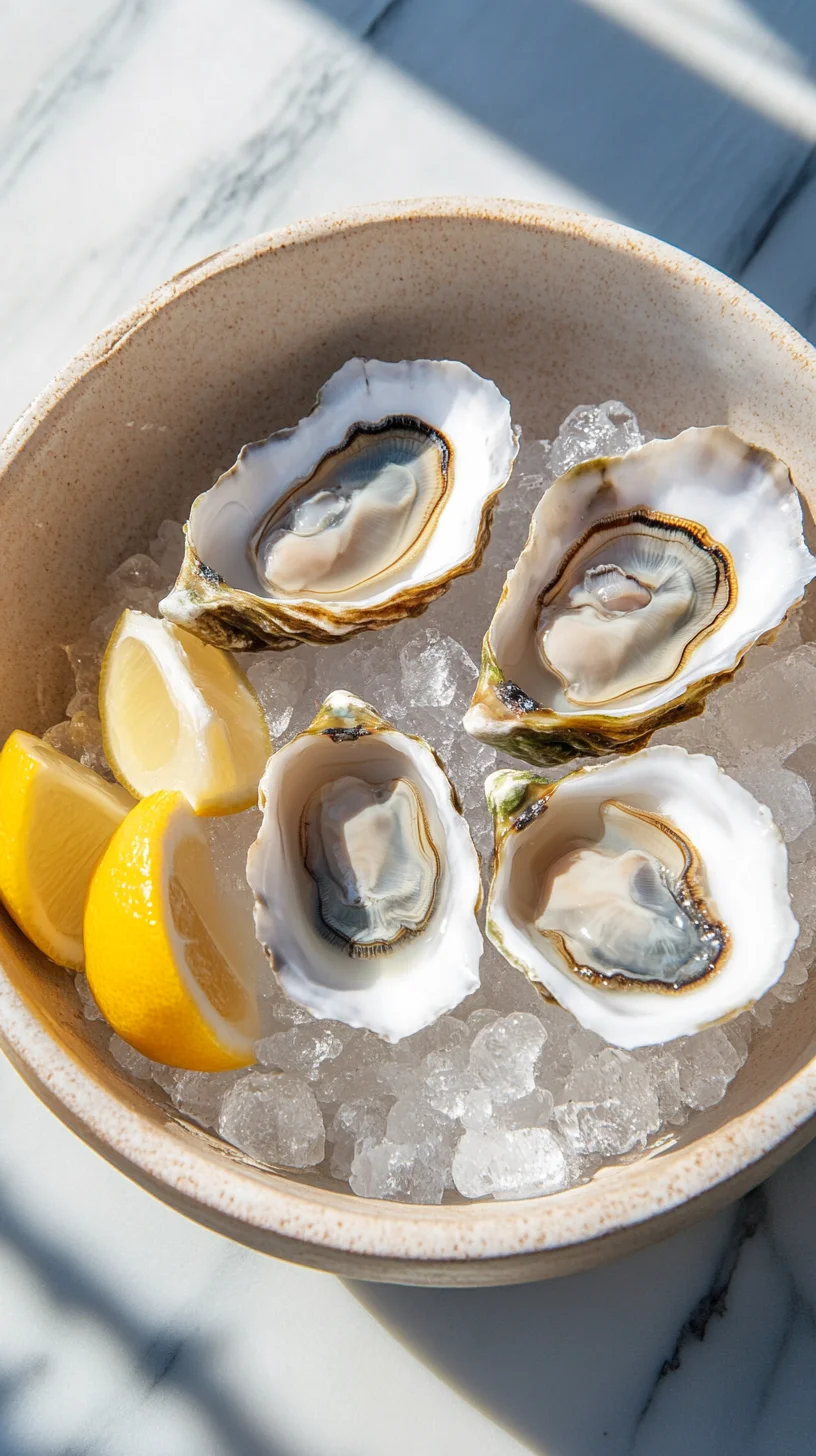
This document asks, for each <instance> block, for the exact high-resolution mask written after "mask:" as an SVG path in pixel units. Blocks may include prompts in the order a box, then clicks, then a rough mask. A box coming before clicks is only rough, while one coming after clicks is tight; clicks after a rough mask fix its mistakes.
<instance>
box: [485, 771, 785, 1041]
mask: <svg viewBox="0 0 816 1456" xmlns="http://www.w3.org/2000/svg"><path fill="white" fill-rule="evenodd" d="M486 788H487V795H488V801H489V803H490V806H491V809H492V812H493V817H494V829H495V836H496V862H495V870H494V876H493V883H492V885H491V889H490V898H489V901H488V909H487V933H488V936H489V937H490V939H491V940H492V941H493V943H494V945H496V946H497V947H498V949H499V950H500V951H501V952H502V954H503V955H504V956H505V957H506V959H507V960H508V961H510V962H511V964H512V965H514V966H517V967H518V969H519V970H521V971H523V972H524V973H525V975H527V976H528V977H529V978H530V980H531V981H532V982H533V984H534V985H535V986H536V987H537V989H539V990H541V992H542V994H543V995H547V994H549V995H550V996H552V997H554V998H555V1000H556V1001H559V1002H560V1003H561V1005H562V1006H564V1007H566V1009H567V1010H568V1011H571V1012H572V1013H573V1015H574V1016H576V1017H577V1019H578V1020H579V1021H580V1022H581V1024H582V1025H583V1026H586V1027H588V1028H589V1029H590V1030H591V1031H595V1032H597V1033H598V1034H599V1035H600V1036H603V1037H605V1038H606V1040H607V1041H609V1042H612V1043H613V1044H615V1045H617V1046H622V1047H638V1046H647V1045H650V1044H652V1043H656V1042H665V1041H671V1040H673V1038H675V1037H678V1036H685V1035H688V1034H690V1033H692V1032H696V1031H702V1030H703V1028H704V1027H707V1026H712V1025H714V1024H715V1023H717V1022H720V1021H724V1020H728V1019H729V1018H730V1017H732V1016H736V1015H737V1013H738V1012H740V1011H742V1010H744V1009H745V1007H747V1006H750V1005H752V1004H753V1002H754V1001H757V1000H758V999H759V997H760V996H762V995H764V993H765V992H766V991H767V990H768V989H769V988H770V987H771V986H772V985H773V984H774V982H775V981H778V980H779V977H780V976H781V975H782V972H783V970H784V968H785V962H786V960H787V958H788V956H789V954H790V952H791V950H792V949H793V945H794V942H795V940H796V936H797V933H798V926H797V924H796V921H795V920H794V918H793V914H792V912H791V908H790V898H789V895H788V888H787V884H788V864H787V854H786V852H785V847H784V844H783V843H782V839H781V837H780V835H779V832H778V830H777V828H776V826H775V824H774V822H773V820H772V818H771V815H770V811H769V810H768V809H766V808H765V806H764V805H762V804H758V803H757V802H756V800H755V799H753V798H752V797H751V795H750V794H749V793H748V792H747V790H746V789H743V788H742V787H741V786H740V785H739V784H738V783H736V782H735V781H734V780H733V779H731V778H728V777H727V775H726V774H724V773H723V772H722V771H721V770H720V769H718V767H717V765H716V763H715V762H714V760H713V758H708V757H706V756H705V755H702V754H698V755H691V754H688V753H687V752H686V751H685V749H683V748H673V747H672V748H670V747H667V746H666V747H659V748H647V749H644V750H643V751H642V752H640V753H636V754H633V755H632V756H631V757H627V758H622V759H618V760H616V761H615V762H610V763H604V764H597V765H593V766H590V767H588V768H584V769H579V770H578V771H577V772H575V773H572V774H568V775H567V776H566V777H565V778H563V779H561V780H559V781H557V782H555V783H548V782H545V781H544V780H543V779H541V778H539V777H538V776H537V775H535V774H533V773H530V772H529V771H527V772H515V771H512V770H511V771H507V770H505V771H503V772H499V773H496V774H493V775H491V777H490V778H489V779H488V781H487V785H486Z"/></svg>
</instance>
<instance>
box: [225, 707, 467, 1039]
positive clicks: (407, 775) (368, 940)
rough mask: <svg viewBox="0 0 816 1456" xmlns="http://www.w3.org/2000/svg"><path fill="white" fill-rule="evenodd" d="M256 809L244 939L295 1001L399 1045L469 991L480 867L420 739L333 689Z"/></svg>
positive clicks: (282, 758) (271, 768)
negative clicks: (250, 936) (252, 941)
mask: <svg viewBox="0 0 816 1456" xmlns="http://www.w3.org/2000/svg"><path fill="white" fill-rule="evenodd" d="M260 802H261V808H262V809H263V824H262V826H261V829H260V831H259V834H258V837H257V839H256V841H255V843H254V845H253V846H252V848H251V850H250V852H249V858H248V861H247V878H248V880H249V884H250V887H251V889H252V891H253V894H254V896H255V929H256V935H257V937H258V940H259V942H260V944H261V946H262V947H263V950H264V952H265V953H266V955H267V957H268V959H269V961H270V963H271V964H272V967H273V969H274V970H275V971H276V972H277V975H278V978H279V980H280V982H281V985H282V986H283V988H284V990H285V991H286V993H287V995H289V996H290V997H291V999H292V1000H293V1001H297V1002H298V1003H299V1004H300V1005H301V1006H305V1007H306V1008H307V1009H308V1010H309V1011H311V1012H312V1014H313V1015H314V1016H316V1017H322V1018H330V1019H332V1020H336V1021H344V1022H346V1023H347V1024H348V1025H349V1026H364V1027H368V1029H369V1030H371V1031H376V1032H378V1033H379V1034H380V1035H381V1036H383V1037H385V1038H386V1039H387V1040H389V1041H399V1040H400V1039H401V1038H402V1037H404V1036H409V1035H411V1033H412V1032H415V1031H419V1030H420V1029H421V1028H422V1027H423V1026H428V1025H429V1024H430V1023H431V1022H432V1021H435V1020H436V1018H437V1017H438V1016H441V1015H442V1013H443V1012H445V1011H450V1010H451V1008H452V1007H454V1006H456V1005H458V1003H459V1002H460V1001H461V1000H463V999H464V997H465V996H468V995H470V994H471V992H473V991H475V990H476V988H477V986H478V984H479V972H478V966H479V960H480V957H481V953H482V937H481V932H480V930H479V927H478V925H477V922H476V914H477V912H478V909H479V905H480V903H481V881H480V876H479V859H478V855H477V854H476V850H475V849H474V846H473V841H472V840H471V837H470V831H469V829H468V827H467V824H466V823H465V820H464V819H463V817H462V815H461V814H460V813H459V810H458V806H457V804H456V801H455V796H454V793H453V790H452V788H451V785H450V783H449V781H448V779H447V777H446V775H445V773H444V770H443V769H442V767H441V766H440V764H439V762H438V760H437V759H436V757H435V755H434V754H433V752H432V750H431V749H430V748H429V747H428V746H427V744H425V743H424V742H423V741H422V739H420V738H413V737H409V736H408V735H407V734H405V733H400V732H398V731H397V730H396V729H395V728H393V727H392V726H391V725H390V724H389V723H386V722H385V720H384V719H383V718H381V717H380V716H379V714H378V713H376V712H375V711H374V709H373V708H371V707H369V706H368V705H367V704H366V703H363V702H361V700H360V699H359V698H354V697H352V696H351V695H350V694H348V693H343V692H335V693H332V694H331V695H330V696H329V697H328V698H327V699H326V701H325V703H324V704H323V706H322V707H321V708H320V711H319V712H318V714H317V716H316V717H315V719H314V722H313V723H312V724H311V725H310V727H309V728H307V729H306V731H305V732H304V733H301V734H299V735H298V736H297V737H296V738H294V739H293V740H292V741H291V742H290V743H288V744H287V745H286V746H285V747H284V748H282V749H280V750H279V752H278V753H276V754H273V756H272V758H270V760H269V763H268V765H267V768H266V772H265V774H264V777H263V779H262V780H261V788H260Z"/></svg>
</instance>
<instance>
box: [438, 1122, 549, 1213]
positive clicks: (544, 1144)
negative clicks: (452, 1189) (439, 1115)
mask: <svg viewBox="0 0 816 1456" xmlns="http://www.w3.org/2000/svg"><path fill="white" fill-rule="evenodd" d="M566 1179H567V1163H566V1159H565V1157H564V1153H563V1151H562V1149H561V1147H560V1145H559V1143H558V1140H557V1138H556V1137H555V1136H554V1135H553V1133H551V1132H550V1131H549V1129H548V1128H545V1127H523V1128H517V1129H509V1128H494V1129H492V1130H485V1131H483V1132H474V1131H470V1130H468V1131H467V1132H465V1133H463V1134H462V1137H461V1138H460V1140H459V1143H458V1145H457V1148H456V1153H455V1154H454V1158H453V1181H454V1183H455V1185H456V1187H457V1188H458V1190H459V1192H460V1193H462V1194H464V1196H465V1197H466V1198H484V1197H485V1195H486V1194H492V1196H493V1197H494V1198H533V1197H535V1196H536V1195H537V1194H540V1193H555V1192H556V1191H557V1189H559V1188H563V1187H564V1185H565V1183H566Z"/></svg>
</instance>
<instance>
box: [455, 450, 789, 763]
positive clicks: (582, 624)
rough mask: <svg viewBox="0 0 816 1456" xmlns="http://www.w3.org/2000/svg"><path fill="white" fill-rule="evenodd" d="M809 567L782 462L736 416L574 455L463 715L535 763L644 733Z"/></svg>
mask: <svg viewBox="0 0 816 1456" xmlns="http://www.w3.org/2000/svg"><path fill="white" fill-rule="evenodd" d="M815 573H816V561H815V560H814V558H813V557H812V556H811V555H810V553H809V551H808V549H807V547H806V545H805V542H804V537H803V534H802V508H801V504H800V501H799V496H798V494H797V492H796V489H795V487H794V485H793V482H792V480H791V478H790V474H789V472H788V469H787V467H786V466H785V465H783V464H782V462H781V461H780V460H777V459H776V457H775V456H774V455H771V454H770V452H769V451H767V450H761V449H759V448H757V447H756V446H754V445H748V444H746V443H745V442H744V441H743V440H740V439H739V438H738V437H737V436H736V435H734V434H732V432H731V431H730V430H728V429H725V428H723V427H719V426H713V427H710V428H707V429H691V430H685V431H684V432H683V434H681V435H678V436H677V437H676V439H674V440H655V441H653V442H652V443H651V444H648V445H644V446H641V448H640V449H637V450H631V451H629V453H628V454H626V455H622V456H617V457H613V458H610V459H606V460H592V461H589V462H587V463H586V464H584V465H578V466H576V467H575V468H574V469H572V470H569V471H568V472H567V473H566V475H563V476H561V478H560V479H559V480H557V481H556V482H555V483H554V485H553V486H551V488H550V489H549V490H548V491H547V492H546V493H545V495H544V496H543V498H542V500H541V501H540V503H539V505H538V506H537V507H536V510H535V512H534V513H533V518H532V522H531V526H530V533H529V536H528V539H527V543H526V545H525V547H524V550H523V551H522V554H521V556H520V558H519V561H518V563H517V565H516V567H515V568H514V570H513V571H511V572H510V573H509V575H508V578H507V582H506V584H505V588H504V591H503V593H502V596H501V600H500V601H499V605H498V607H497V608H496V612H495V615H494V617H493V621H492V622H491V624H490V628H489V630H488V633H487V636H486V637H485V640H484V646H483V652H482V667H481V673H480V677H479V682H478V685H477V688H476V692H475V694H474V697H473V702H472V704H471V706H470V708H469V710H468V712H467V715H466V717H465V727H466V728H467V731H468V732H469V733H472V734H473V735H474V736H475V737H476V738H480V739H482V740H484V741H485V742H487V743H492V744H494V745H495V746H496V747H497V748H503V749H505V750H506V751H507V752H509V753H513V754H515V755H517V756H518V757H520V758H525V759H527V760H528V761H529V762H531V763H557V762H563V761H565V760H567V759H570V758H573V757H575V755H576V754H579V753H586V754H602V753H608V752H609V751H610V750H613V749H623V750H629V751H631V750H633V749H636V748H638V747H642V746H643V744H645V743H646V742H647V741H648V738H649V736H650V734H651V733H652V732H654V730H655V729H656V728H657V727H659V726H661V725H665V724H666V723H669V722H671V721H673V720H676V719H679V718H684V717H690V716H692V715H693V714H695V713H699V712H701V711H702V707H703V704H704V701H705V697H706V694H707V693H709V692H710V691H711V690H712V688H715V687H716V686H717V685H718V684H719V683H721V682H723V681H726V680H727V679H728V678H729V677H730V675H731V674H732V673H733V672H734V671H735V669H736V668H737V667H738V666H739V663H740V661H741V660H742V658H743V657H744V655H745V653H746V652H747V651H748V649H749V647H751V645H752V644H753V643H754V642H756V641H758V640H759V639H760V638H762V637H764V636H766V634H768V633H770V632H773V631H774V630H775V629H776V628H778V627H779V625H780V623H781V622H782V621H783V620H784V618H785V615H786V613H787V612H788V611H789V610H790V608H791V607H792V606H793V605H794V604H795V603H796V602H797V601H799V600H800V599H801V597H802V595H803V593H804V590H805V587H806V586H807V584H808V582H809V581H810V580H811V578H812V577H813V576H814V574H815Z"/></svg>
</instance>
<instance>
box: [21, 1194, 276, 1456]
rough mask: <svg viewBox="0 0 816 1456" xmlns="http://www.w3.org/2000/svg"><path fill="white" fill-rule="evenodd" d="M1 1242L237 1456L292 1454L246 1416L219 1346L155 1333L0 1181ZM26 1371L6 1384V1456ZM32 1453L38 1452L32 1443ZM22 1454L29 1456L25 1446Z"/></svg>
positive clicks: (58, 1301)
mask: <svg viewBox="0 0 816 1456" xmlns="http://www.w3.org/2000/svg"><path fill="white" fill-rule="evenodd" d="M0 1240H2V1241H3V1242H5V1243H7V1244H8V1245H10V1246H11V1247H12V1248H13V1250H14V1252H15V1253H16V1255H17V1256H18V1257H19V1258H20V1259H21V1260H23V1261H24V1262H25V1263H26V1264H27V1265H28V1266H29V1268H30V1270H31V1272H32V1274H33V1275H34V1277H35V1278H36V1279H37V1280H38V1281H39V1283H40V1284H41V1285H42V1287H43V1288H44V1289H45V1290H46V1291H47V1292H48V1295H49V1297H50V1298H51V1300H53V1302H54V1304H55V1305H57V1306H59V1307H60V1308H62V1309H64V1310H68V1311H71V1312H75V1313H78V1314H82V1315H86V1316H90V1317H92V1318H93V1319H94V1320H95V1321H96V1322H97V1323H98V1324H99V1325H100V1326H102V1327H103V1328H104V1329H105V1330H107V1331H108V1332H109V1334H110V1335H111V1336H112V1337H113V1338H114V1339H115V1340H116V1341H118V1342H119V1343H120V1344H121V1345H122V1346H123V1347H124V1349H125V1350H126V1351H127V1354H128V1355H129V1357H130V1359H131V1361H132V1362H133V1365H134V1367H135V1368H136V1369H137V1370H138V1372H139V1374H140V1375H141V1377H142V1379H143V1380H144V1381H145V1382H146V1383H147V1385H148V1386H149V1387H151V1388H155V1387H156V1386H158V1385H160V1384H161V1383H162V1382H168V1383H169V1384H170V1385H172V1386H173V1387H174V1389H175V1390H176V1391H177V1392H178V1393H179V1394H181V1395H182V1396H184V1397H186V1399H187V1400H188V1401H189V1402H190V1403H191V1404H192V1405H193V1406H194V1407H195V1408H196V1410H197V1411H198V1412H199V1413H200V1414H201V1415H202V1416H203V1417H205V1418H206V1420H207V1421H208V1422H209V1424H210V1427H211V1428H212V1431H213V1432H214V1433H215V1434H216V1435H217V1436H218V1437H219V1438H220V1440H221V1442H222V1443H223V1446H224V1449H225V1450H226V1451H229V1452H230V1456H291V1451H290V1448H289V1447H288V1445H286V1444H284V1442H283V1441H282V1440H281V1439H279V1438H278V1437H277V1436H271V1435H270V1434H269V1433H268V1432H267V1431H261V1430H259V1429H258V1428H257V1427H256V1426H255V1425H253V1423H252V1422H251V1421H250V1420H248V1419H247V1416H246V1415H245V1413H244V1412H243V1411H242V1410H241V1409H240V1408H239V1406H238V1405H237V1404H236V1402H235V1401H234V1399H233V1397H232V1395H231V1394H230V1393H229V1392H228V1391H227V1390H226V1389H225V1387H224V1385H223V1383H222V1381H221V1379H220V1377H219V1374H218V1350H217V1349H216V1348H215V1347H214V1345H213V1344H212V1343H211V1342H209V1341H207V1340H202V1339H200V1338H197V1337H196V1336H190V1335H188V1334H186V1333H183V1332H181V1331H174V1330H172V1329H167V1330H156V1329H153V1328H151V1327H150V1326H149V1325H148V1324H145V1323H143V1322H142V1321H140V1320H139V1319H138V1318H136V1317H135V1316H134V1315H133V1314H132V1313H131V1312H130V1311H129V1310H128V1309H127V1308H126V1307H125V1305H124V1304H122V1303H121V1302H120V1301H119V1300H118V1299H117V1298H116V1296H115V1294H114V1293H113V1291H112V1289H111V1288H110V1287H109V1286H107V1285H104V1284H103V1283H102V1282H101V1281H100V1280H98V1279H96V1278H95V1277H94V1276H93V1275H92V1274H90V1273H89V1272H88V1271H87V1270H86V1269H85V1268H83V1266H82V1265H81V1264H80V1263H79V1262H78V1261H77V1260H76V1259H74V1258H73V1256H72V1255H71V1254H69V1253H68V1252H67V1251H66V1250H65V1249H63V1248H61V1247H59V1246H58V1245H56V1244H54V1243H52V1242H51V1241H50V1240H49V1239H47V1238H46V1237H44V1236H43V1235H42V1234H40V1233H37V1232H35V1231H34V1230H33V1229H32V1228H31V1227H30V1226H29V1225H28V1224H27V1223H26V1222H25V1221H24V1220H23V1219H22V1218H21V1217H20V1215H19V1214H18V1212H17V1210H16V1209H15V1207H14V1204H13V1202H12V1201H11V1199H10V1198H9V1197H8V1194H7V1192H6V1190H5V1189H3V1188H2V1186H0ZM36 1374H37V1371H36V1370H31V1369H29V1370H26V1369H23V1370H22V1371H20V1372H19V1374H18V1375H17V1376H11V1377H5V1379H3V1380H2V1381H0V1456H18V1452H17V1450H16V1448H15V1446H14V1445H13V1444H12V1443H11V1436H10V1435H9V1434H8V1432H7V1429H6V1423H5V1421H4V1409H7V1408H8V1405H9V1403H10V1401H11V1399H12V1397H13V1395H14V1394H15V1393H16V1392H17V1390H18V1389H19V1385H20V1384H21V1383H24V1382H25V1380H26V1379H27V1378H28V1379H33V1378H35V1377H36ZM25 1452H26V1456H33V1453H31V1452H30V1448H29V1447H28V1446H26V1448H25ZM19 1456H23V1453H22V1451H21V1452H19Z"/></svg>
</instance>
